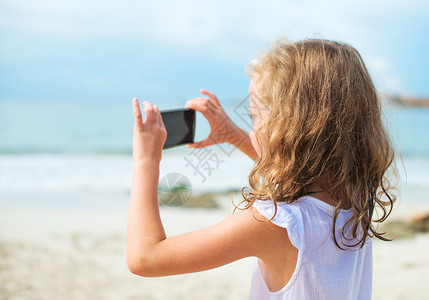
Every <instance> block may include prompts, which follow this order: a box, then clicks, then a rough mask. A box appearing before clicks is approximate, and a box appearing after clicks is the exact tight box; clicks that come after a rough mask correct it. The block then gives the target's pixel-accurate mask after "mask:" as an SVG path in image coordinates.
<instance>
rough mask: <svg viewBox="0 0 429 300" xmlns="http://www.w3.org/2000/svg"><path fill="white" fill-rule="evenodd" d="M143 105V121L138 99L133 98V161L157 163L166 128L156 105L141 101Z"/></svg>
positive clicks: (165, 137)
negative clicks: (144, 114)
mask: <svg viewBox="0 0 429 300" xmlns="http://www.w3.org/2000/svg"><path fill="white" fill-rule="evenodd" d="M143 106H144V108H143V111H144V112H145V113H146V118H145V121H144V122H143V121H142V113H141V111H140V106H139V102H138V99H137V98H133V113H134V132H133V161H134V163H136V162H143V161H150V162H157V163H159V162H160V161H161V155H162V148H163V146H164V143H165V140H166V139H167V130H166V129H165V126H164V122H163V121H162V117H161V113H160V112H159V109H158V107H157V106H156V105H152V104H151V103H150V102H148V101H143Z"/></svg>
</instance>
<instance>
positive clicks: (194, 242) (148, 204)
mask: <svg viewBox="0 0 429 300" xmlns="http://www.w3.org/2000/svg"><path fill="white" fill-rule="evenodd" d="M143 104H144V111H145V112H146V119H145V122H142V115H141V112H140V107H139V104H138V101H137V99H133V110H134V117H135V125H134V136H133V161H134V169H133V180H132V188H131V195H130V205H129V212H128V223H127V254H126V255H127V258H126V259H127V264H128V267H129V269H130V271H131V272H133V273H135V274H138V275H141V276H164V275H172V274H182V273H189V272H196V271H202V270H207V269H211V268H215V267H218V266H221V265H224V264H227V263H230V262H233V261H235V260H238V259H241V258H244V257H247V256H257V257H260V258H261V259H264V257H266V256H268V255H269V254H270V253H271V252H270V249H272V247H271V246H273V247H274V245H275V244H276V242H278V241H277V240H276V238H277V237H278V233H279V230H282V229H281V228H280V227H277V226H275V225H274V224H272V223H271V222H260V221H258V220H256V219H255V217H256V218H258V219H259V220H262V219H263V218H262V216H260V215H259V214H258V213H257V211H256V210H255V211H254V210H253V209H252V210H251V209H248V210H245V211H241V212H239V213H236V214H234V215H232V216H230V217H228V218H227V219H225V220H224V221H222V222H220V223H218V224H216V225H213V226H211V227H208V228H205V229H201V230H197V231H193V232H189V233H185V234H181V235H178V236H173V237H169V238H167V237H166V234H165V232H164V227H163V225H162V222H161V218H160V214H159V207H158V179H159V163H160V161H161V153H162V146H163V143H164V142H165V139H166V131H165V127H164V124H163V122H162V118H161V114H160V112H159V109H158V108H157V107H156V106H152V104H150V103H149V102H147V101H145V102H144V103H143ZM282 236H284V233H283V232H282Z"/></svg>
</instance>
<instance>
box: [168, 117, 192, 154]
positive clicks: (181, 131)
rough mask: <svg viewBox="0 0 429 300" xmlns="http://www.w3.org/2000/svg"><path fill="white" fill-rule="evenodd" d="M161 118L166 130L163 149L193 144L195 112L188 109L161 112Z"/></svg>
mask: <svg viewBox="0 0 429 300" xmlns="http://www.w3.org/2000/svg"><path fill="white" fill-rule="evenodd" d="M161 117H162V120H163V121H164V125H165V129H166V130H167V140H166V141H165V144H164V148H163V149H168V148H171V147H175V146H180V145H185V144H189V143H193V142H194V136H195V110H193V109H190V108H179V109H168V110H163V111H161Z"/></svg>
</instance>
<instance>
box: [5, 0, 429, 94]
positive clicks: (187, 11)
mask: <svg viewBox="0 0 429 300" xmlns="http://www.w3.org/2000/svg"><path fill="white" fill-rule="evenodd" d="M428 11H429V2H427V1H423V0H419V1H411V2H410V1H408V2H402V1H387V0H382V1H373V0H361V1H337V0H328V1H308V0H307V1H305V0H303V1H282V0H266V1H263V2H262V1H231V0H228V1H226V0H221V1H196V0H182V1H167V0H159V1H138V0H129V1H112V0H110V1H109V0H105V1H102V0H92V1H88V0H73V1H70V0H69V1H56V0H38V1H20V0H2V1H1V3H0V29H1V30H2V31H7V30H9V29H13V30H20V31H24V32H28V33H31V34H33V35H38V36H43V37H56V38H63V39H66V40H73V39H92V38H98V37H107V38H128V39H136V40H144V41H146V42H149V43H156V44H164V45H167V46H171V47H172V49H173V50H175V49H177V48H181V49H184V50H189V51H195V52H193V53H203V55H206V56H212V57H213V56H214V57H221V58H222V59H228V60H243V59H245V60H248V59H250V58H252V57H253V56H254V55H257V53H258V52H259V51H260V50H261V49H262V48H263V46H264V45H266V44H267V43H268V42H271V41H272V40H274V39H275V38H276V37H278V36H286V37H289V38H291V39H302V38H308V37H314V36H315V35H316V36H317V35H319V37H322V38H328V39H336V40H342V41H345V42H348V43H350V44H352V45H353V46H355V47H356V48H357V49H358V50H359V51H360V52H361V50H362V51H363V52H364V53H365V56H366V57H372V56H373V55H372V54H371V49H373V47H374V45H373V44H370V42H369V40H368V35H371V34H374V33H376V32H377V30H378V28H377V24H376V22H377V21H378V19H379V17H382V16H389V18H390V19H391V20H392V22H396V21H397V20H398V19H404V18H407V17H408V18H412V17H413V16H414V15H416V14H420V15H423V14H425V13H426V14H427V12H428ZM368 20H370V21H368ZM374 22H375V23H374ZM377 34H378V35H383V33H382V32H377ZM361 53H362V52H361ZM371 55H372V56H371ZM365 59H366V58H365ZM383 63H386V61H382V60H377V59H373V61H372V62H371V63H370V64H371V68H372V70H374V72H375V73H377V74H379V75H377V78H383V79H380V80H379V81H381V82H384V81H385V82H387V83H382V84H381V86H383V85H388V86H394V85H393V84H394V83H395V85H400V81H399V80H398V78H397V77H395V75H392V72H393V71H395V70H394V68H392V67H389V66H388V65H383Z"/></svg>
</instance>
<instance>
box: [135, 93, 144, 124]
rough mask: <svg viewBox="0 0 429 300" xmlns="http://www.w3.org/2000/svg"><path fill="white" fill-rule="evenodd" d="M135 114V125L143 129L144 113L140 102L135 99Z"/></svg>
mask: <svg viewBox="0 0 429 300" xmlns="http://www.w3.org/2000/svg"><path fill="white" fill-rule="evenodd" d="M133 113H134V125H135V126H137V127H143V122H142V113H141V111H140V105H139V100H138V99H137V98H135V97H134V98H133Z"/></svg>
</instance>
